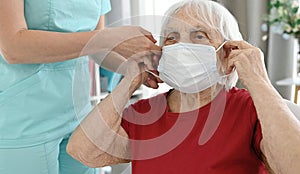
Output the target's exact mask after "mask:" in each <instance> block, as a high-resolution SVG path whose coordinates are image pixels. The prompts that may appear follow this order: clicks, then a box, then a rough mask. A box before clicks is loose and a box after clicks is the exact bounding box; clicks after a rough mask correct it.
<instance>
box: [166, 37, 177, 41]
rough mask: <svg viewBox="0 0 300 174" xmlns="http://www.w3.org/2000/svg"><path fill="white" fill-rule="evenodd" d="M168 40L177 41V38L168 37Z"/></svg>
mask: <svg viewBox="0 0 300 174" xmlns="http://www.w3.org/2000/svg"><path fill="white" fill-rule="evenodd" d="M166 40H176V37H175V36H171V37H167V39H166Z"/></svg>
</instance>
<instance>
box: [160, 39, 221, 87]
mask: <svg viewBox="0 0 300 174" xmlns="http://www.w3.org/2000/svg"><path fill="white" fill-rule="evenodd" d="M224 44H225V42H224V43H223V44H222V45H221V46H220V47H219V48H218V49H217V50H215V48H214V47H213V46H209V45H202V44H191V43H177V44H173V45H170V46H165V47H163V52H162V56H161V59H160V61H159V66H158V72H159V77H160V79H161V80H163V81H164V82H165V83H167V84H168V85H170V86H171V87H173V88H175V89H177V90H179V91H181V92H184V93H198V92H200V91H203V90H205V89H207V88H209V87H211V86H213V85H214V84H216V83H217V82H220V81H221V80H222V78H223V77H224V76H222V75H220V74H219V72H218V70H217V57H216V52H218V51H219V50H220V49H221V48H222V47H223V45H224Z"/></svg>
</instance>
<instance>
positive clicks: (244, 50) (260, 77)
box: [224, 41, 270, 89]
mask: <svg viewBox="0 0 300 174" xmlns="http://www.w3.org/2000/svg"><path fill="white" fill-rule="evenodd" d="M224 50H225V51H226V53H227V54H226V57H225V59H227V61H228V65H227V72H226V74H229V73H230V72H231V71H232V70H233V69H234V68H235V69H236V71H237V73H238V75H239V79H240V80H241V82H242V83H243V85H244V86H245V87H246V88H248V89H249V88H255V86H256V84H257V83H268V84H270V81H269V78H268V75H267V71H266V68H265V64H264V55H263V53H262V51H261V50H260V49H259V48H257V47H254V46H252V45H250V44H249V43H247V42H245V41H228V42H227V43H226V44H225V45H224Z"/></svg>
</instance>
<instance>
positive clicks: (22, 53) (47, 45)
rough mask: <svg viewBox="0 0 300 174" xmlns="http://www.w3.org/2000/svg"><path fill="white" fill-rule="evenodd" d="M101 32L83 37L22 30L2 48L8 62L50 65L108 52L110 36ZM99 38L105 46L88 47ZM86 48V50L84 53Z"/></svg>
mask: <svg viewBox="0 0 300 174" xmlns="http://www.w3.org/2000/svg"><path fill="white" fill-rule="evenodd" d="M100 32H101V31H100V30H96V31H91V32H80V33H58V32H47V31H38V30H26V29H24V30H21V31H19V32H17V33H16V34H15V35H14V37H12V38H10V40H9V41H8V40H7V42H5V44H3V46H2V47H1V52H2V54H3V56H4V58H5V59H6V60H7V61H8V62H9V63H12V64H20V63H25V64H26V63H49V62H60V61H65V60H70V59H73V58H76V57H79V56H83V55H88V54H93V53H96V52H99V51H102V50H105V49H106V48H107V47H109V45H107V42H106V41H107V40H108V39H109V38H107V37H108V36H107V35H105V34H101V33H100ZM95 35H98V36H99V37H100V35H101V37H102V39H103V40H102V42H101V41H100V40H99V42H95V43H93V44H90V45H89V46H88V47H86V48H85V46H87V44H88V43H89V41H91V39H92V38H93V37H94V36H95ZM84 48H85V49H84Z"/></svg>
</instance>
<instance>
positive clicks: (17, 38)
mask: <svg viewBox="0 0 300 174" xmlns="http://www.w3.org/2000/svg"><path fill="white" fill-rule="evenodd" d="M110 10H111V6H110V1H109V0H82V1H78V0H63V1H62V0H47V1H46V0H24V1H22V0H8V1H4V0H2V1H0V21H1V24H0V173H1V174H20V173H22V174H95V173H96V172H97V170H96V169H93V168H88V167H86V166H84V165H82V164H80V163H79V162H77V161H75V160H73V158H71V157H70V156H69V155H68V154H67V153H66V144H67V142H68V138H69V135H70V134H71V133H72V131H73V130H74V129H75V128H76V127H77V125H78V123H79V121H80V119H83V118H84V116H85V115H86V114H87V113H88V112H89V111H90V104H89V103H90V101H89V97H88V96H89V91H88V90H86V91H81V95H82V96H85V97H83V100H82V101H81V102H82V103H83V104H82V107H81V108H80V110H79V111H80V112H76V111H75V109H74V108H75V106H74V104H73V96H72V88H73V87H74V86H72V85H73V84H76V83H74V79H75V78H74V74H75V73H76V79H85V78H86V76H85V75H86V74H88V58H87V57H86V56H87V55H89V54H94V53H96V52H99V51H102V50H107V49H111V48H112V47H113V48H114V53H115V55H118V58H120V57H122V58H124V59H126V58H129V57H130V56H131V55H133V54H136V53H138V52H141V51H143V52H149V51H150V50H158V51H159V50H160V47H158V46H155V44H154V43H155V40H154V39H153V37H152V35H151V33H149V32H148V31H145V30H144V29H142V28H140V27H133V26H128V27H120V28H113V29H103V25H104V17H103V15H104V14H106V13H107V12H109V11H110ZM95 36H97V37H95ZM124 36H126V37H124ZM92 38H96V41H97V42H96V44H93V45H92V46H91V47H89V49H88V50H87V49H85V51H84V52H82V50H83V48H84V47H85V45H86V44H87V43H88V42H89V41H90V40H91V39H92ZM132 38H133V39H132ZM120 43H121V44H120ZM137 43H138V44H137ZM135 45H138V46H135ZM129 46H130V47H131V48H132V49H128V47H129ZM78 57H80V58H78ZM109 58H110V59H109V60H107V61H106V62H107V64H110V65H111V67H108V68H110V69H113V67H114V66H115V67H117V66H118V65H115V64H117V63H116V62H118V61H114V56H110V57H109ZM78 61H80V63H78ZM114 63H115V64H114ZM150 81H151V80H150ZM150 84H151V83H150ZM82 89H89V86H86V87H83V88H82ZM77 109H78V108H77ZM77 118H79V119H77Z"/></svg>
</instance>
